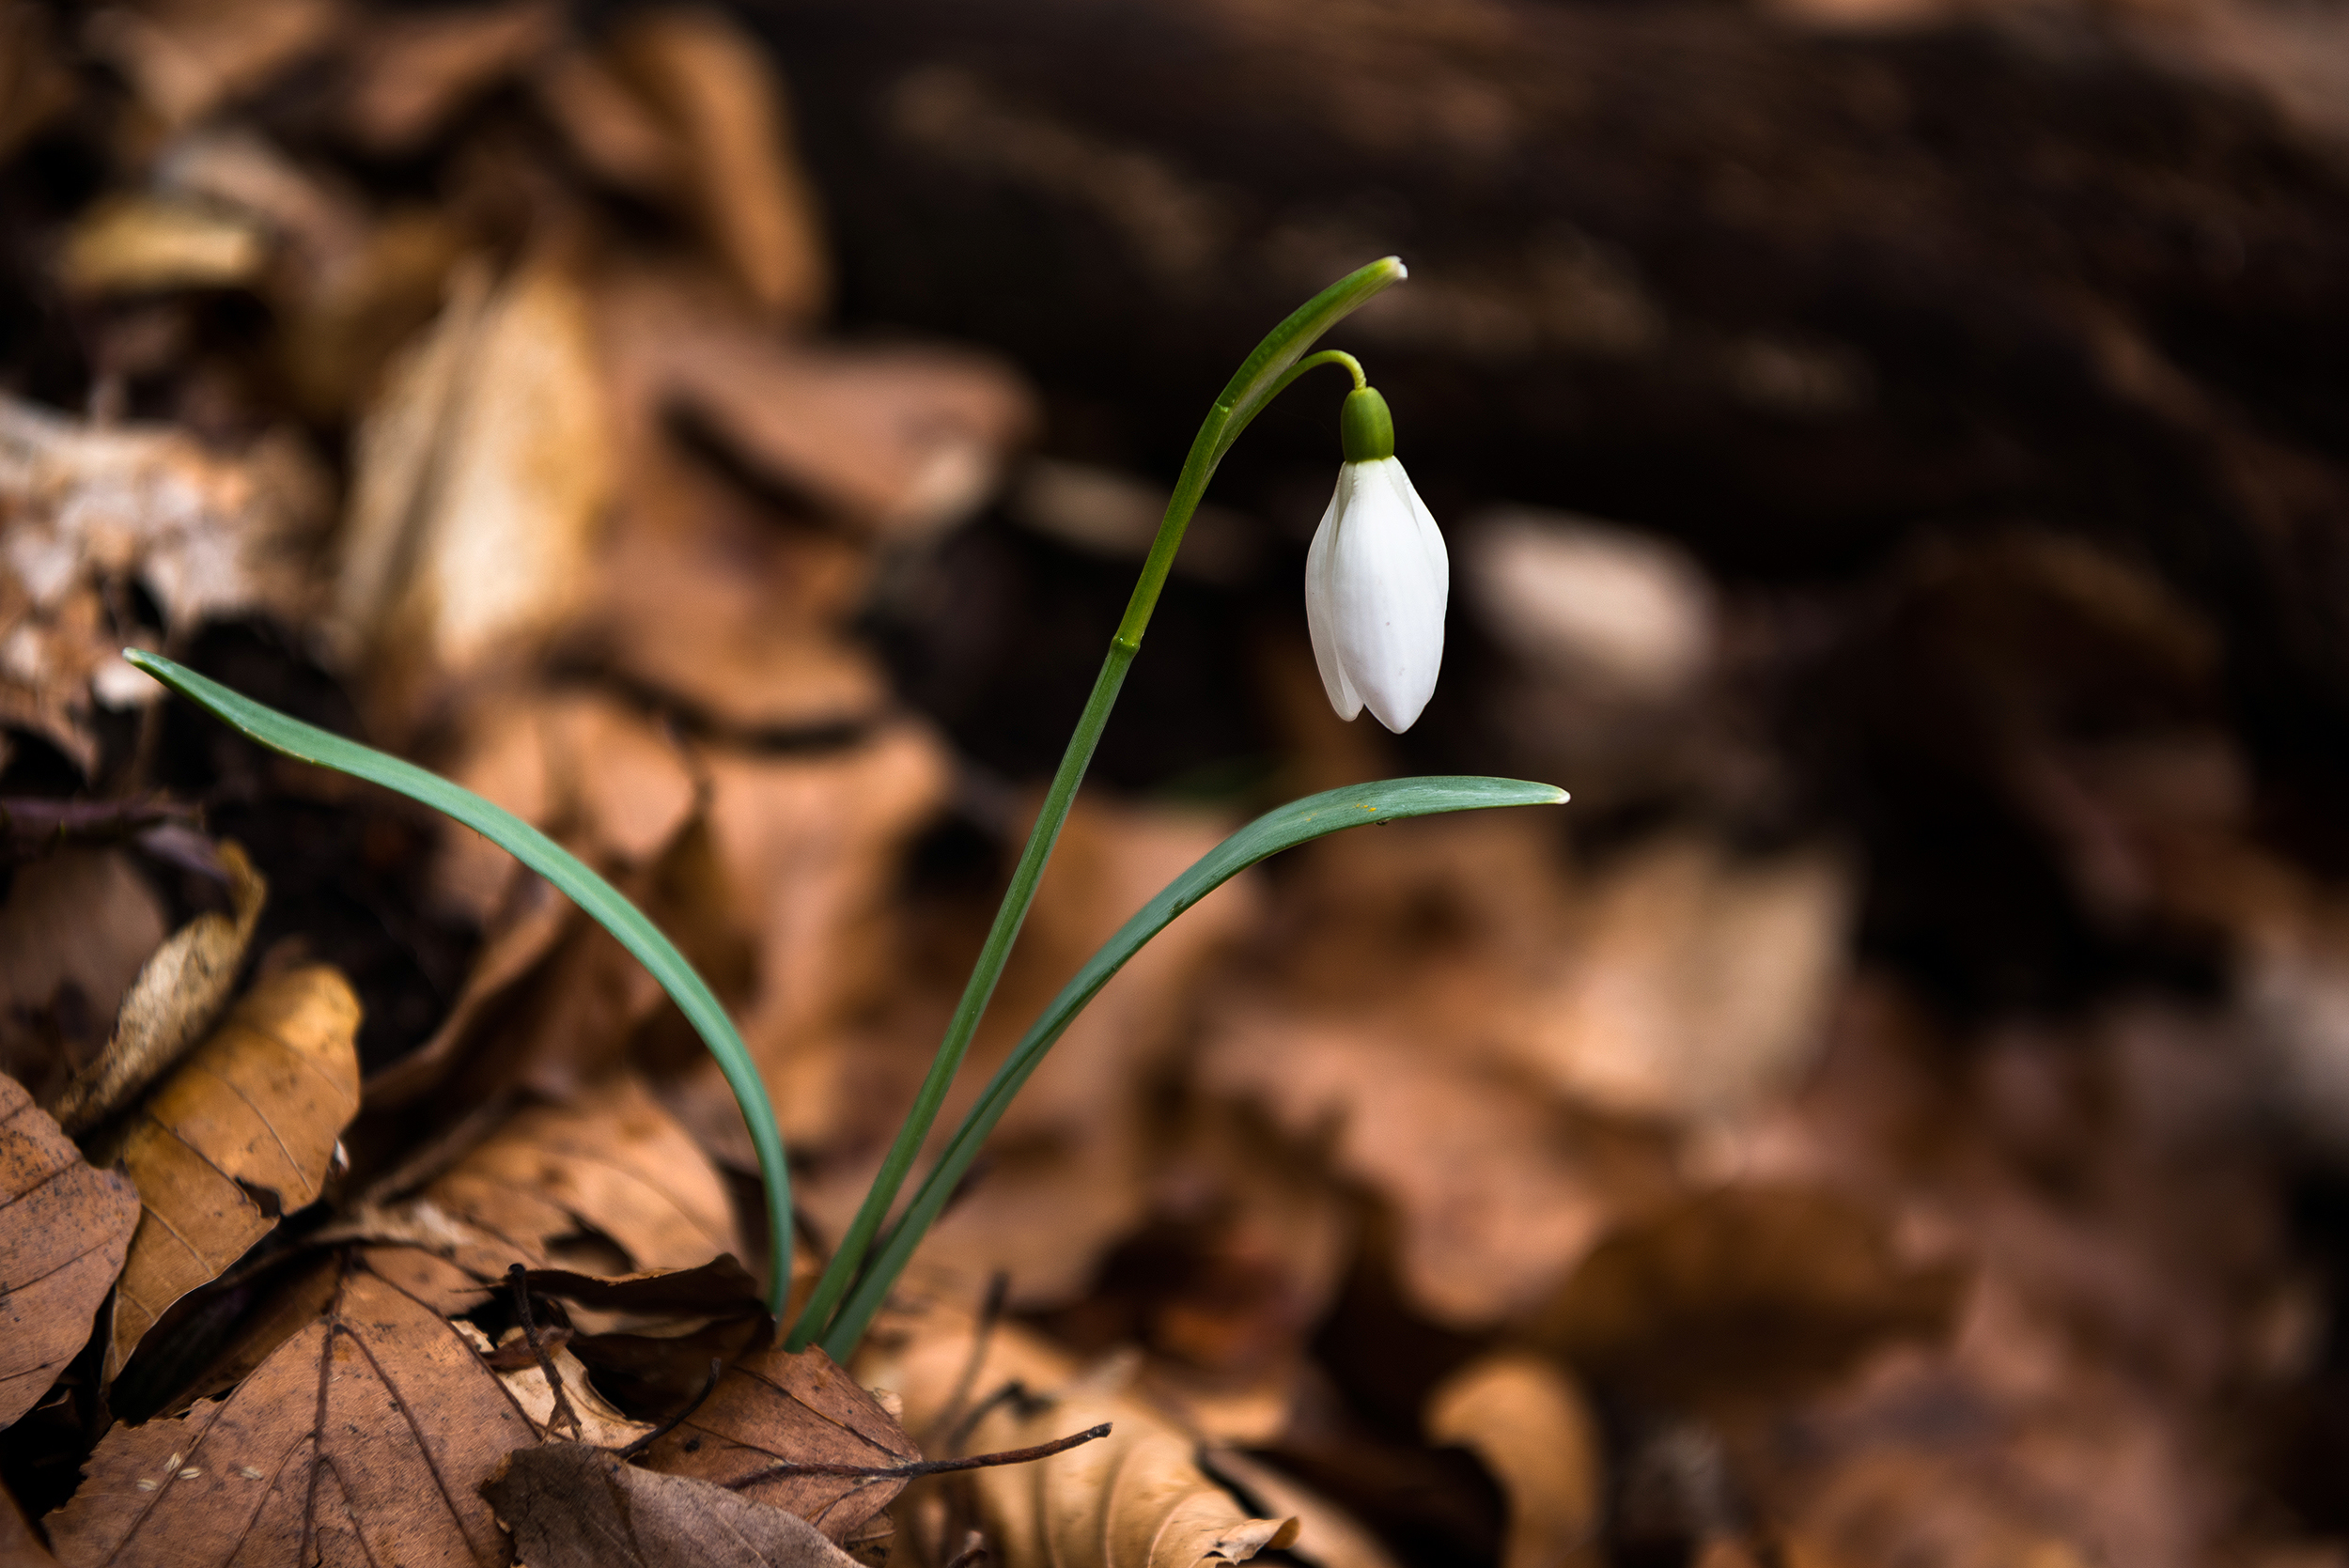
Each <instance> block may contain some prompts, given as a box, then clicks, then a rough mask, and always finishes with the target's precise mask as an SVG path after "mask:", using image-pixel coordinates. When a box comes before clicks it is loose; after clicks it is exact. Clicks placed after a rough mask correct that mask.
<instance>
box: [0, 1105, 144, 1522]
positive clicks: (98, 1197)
mask: <svg viewBox="0 0 2349 1568" xmlns="http://www.w3.org/2000/svg"><path fill="white" fill-rule="evenodd" d="M138 1205H139V1199H138V1193H137V1191H136V1189H134V1188H132V1186H131V1184H130V1183H129V1182H128V1181H126V1180H124V1179H123V1177H122V1175H121V1174H120V1173H119V1172H114V1171H97V1170H93V1169H91V1168H90V1166H89V1165H88V1164H87V1163H86V1162H85V1161H84V1160H83V1158H82V1152H81V1151H80V1150H79V1149H76V1148H75V1147H74V1146H73V1144H72V1142H71V1141H70V1140H68V1139H67V1137H66V1135H65V1133H64V1132H63V1131H62V1130H61V1129H60V1128H59V1127H58V1126H57V1124H56V1123H55V1122H54V1121H52V1120H50V1118H49V1117H47V1116H46V1115H44V1114H42V1112H41V1111H40V1110H39V1108H38V1107H37V1106H35V1105H34V1104H33V1101H32V1096H30V1095H29V1094H25V1092H24V1088H23V1085H22V1084H20V1083H18V1082H17V1081H16V1079H12V1078H6V1077H0V1427H5V1426H8V1425H10V1424H12V1423H13V1422H14V1421H16V1419H17V1418H18V1417H19V1416H21V1415H23V1413H24V1412H25V1411H27V1410H29V1409H31V1408H32V1407H33V1405H35V1404H36V1403H37V1402H38V1401H39V1399H40V1396H41V1395H42V1394H45V1393H47V1392H48V1391H49V1385H50V1384H51V1383H52V1382H53V1381H54V1380H55V1378H56V1375H57V1374H58V1372H59V1371H60V1370H61V1369H62V1368H63V1367H64V1366H65V1364H66V1362H68V1361H70V1360H71V1359H72V1358H73V1355H74V1353H75V1352H76V1351H78V1350H80V1349H81V1348H82V1346H83V1344H84V1343H86V1341H87V1340H88V1339H89V1329H90V1320H91V1319H92V1318H93V1317H94V1316H95V1315H96V1314H97V1312H98V1308H99V1305H100V1303H101V1302H103V1301H104V1300H105V1299H106V1292H107V1291H108V1290H110V1289H112V1288H113V1286H114V1281H115V1276H116V1275H117V1274H118V1273H120V1272H121V1271H122V1258H123V1254H124V1253H125V1252H126V1251H127V1250H129V1249H130V1245H131V1233H132V1232H133V1231H135V1230H136V1229H137V1228H138V1222H139V1219H138ZM6 1544H7V1522H6V1521H5V1520H0V1545H6ZM5 1555H6V1554H5V1553H0V1556H5Z"/></svg>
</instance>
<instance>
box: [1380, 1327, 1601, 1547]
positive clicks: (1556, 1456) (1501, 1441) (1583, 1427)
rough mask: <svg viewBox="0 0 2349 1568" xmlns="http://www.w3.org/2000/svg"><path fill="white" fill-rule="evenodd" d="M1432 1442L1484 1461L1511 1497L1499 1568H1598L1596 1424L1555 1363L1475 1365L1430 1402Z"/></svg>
mask: <svg viewBox="0 0 2349 1568" xmlns="http://www.w3.org/2000/svg"><path fill="white" fill-rule="evenodd" d="M1425 1422H1426V1428H1427V1440H1428V1441H1429V1442H1431V1443H1444V1444H1453V1445H1456V1446H1457V1447H1460V1448H1465V1449H1467V1450H1469V1451H1470V1452H1472V1453H1474V1454H1475V1455H1476V1457H1477V1458H1478V1459H1480V1460H1482V1461H1484V1465H1485V1468H1486V1469H1487V1470H1489V1471H1491V1472H1492V1474H1493V1477H1494V1479H1495V1480H1497V1481H1499V1482H1500V1483H1501V1490H1502V1492H1503V1493H1505V1494H1506V1495H1507V1497H1508V1499H1509V1534H1508V1541H1507V1545H1505V1546H1504V1547H1503V1549H1502V1554H1501V1563H1502V1568H1546V1565H1549V1564H1556V1565H1558V1568H1568V1565H1579V1568H1596V1565H1597V1564H1598V1563H1599V1562H1600V1561H1601V1558H1600V1556H1599V1551H1598V1531H1599V1526H1600V1524H1601V1522H1602V1518H1603V1510H1604V1508H1605V1506H1606V1500H1607V1499H1606V1481H1607V1477H1606V1472H1605V1469H1604V1450H1603V1448H1602V1446H1601V1439H1600V1436H1599V1431H1598V1421H1597V1418H1596V1417H1595V1416H1594V1415H1593V1414H1592V1412H1591V1408H1590V1405H1589V1403H1588V1401H1586V1400H1585V1399H1584V1398H1583V1397H1582V1391H1581V1390H1580V1389H1578V1388H1576V1387H1575V1385H1574V1380H1573V1379H1572V1378H1570V1377H1568V1376H1567V1375H1566V1374H1565V1373H1564V1372H1563V1371H1562V1370H1560V1369H1559V1368H1558V1366H1557V1365H1556V1364H1554V1363H1553V1362H1550V1361H1548V1360H1546V1359H1544V1358H1541V1357H1539V1356H1529V1355H1526V1354H1524V1353H1523V1352H1507V1351H1504V1352H1501V1353H1500V1354H1497V1355H1492V1356H1486V1357H1485V1358H1482V1359H1479V1360H1476V1361H1471V1362H1470V1363H1469V1364H1468V1365H1467V1366H1465V1367H1463V1368H1461V1369H1460V1370H1459V1371H1458V1372H1455V1373H1454V1374H1452V1375H1451V1376H1449V1377H1447V1378H1445V1379H1444V1380H1443V1382H1442V1383H1441V1384H1439V1385H1438V1386H1437V1388H1436V1389H1435V1391H1434V1392H1433V1393H1431V1394H1429V1395H1428V1396H1427V1406H1426V1413H1425Z"/></svg>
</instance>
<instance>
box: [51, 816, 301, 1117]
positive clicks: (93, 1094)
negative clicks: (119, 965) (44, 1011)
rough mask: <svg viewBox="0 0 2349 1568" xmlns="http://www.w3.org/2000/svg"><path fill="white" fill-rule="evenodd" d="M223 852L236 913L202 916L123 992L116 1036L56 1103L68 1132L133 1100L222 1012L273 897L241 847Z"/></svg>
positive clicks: (222, 848)
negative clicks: (264, 908) (267, 901)
mask: <svg viewBox="0 0 2349 1568" xmlns="http://www.w3.org/2000/svg"><path fill="white" fill-rule="evenodd" d="M219 857H220V863H221V868H222V869H223V870H224V871H225V872H226V874H227V877H228V897H229V901H230V904H231V907H232V912H231V913H229V914H225V915H224V914H220V913H217V912H212V911H208V912H206V913H204V914H200V915H198V916H196V917H195V918H194V920H192V921H190V922H188V924H185V925H182V926H181V927H179V930H177V931H174V932H173V933H172V934H171V937H170V939H168V940H167V941H165V942H164V943H163V946H161V947H159V948H157V949H156V950H155V954H154V956H152V957H150V958H148V960H147V963H146V966H145V967H144V968H142V969H141V970H139V974H138V978H137V979H136V980H134V981H132V984H131V988H130V990H129V991H128V992H126V993H125V994H124V996H123V998H122V1008H121V1011H120V1013H119V1014H118V1015H117V1017H116V1019H115V1032H114V1038H113V1039H111V1040H109V1041H108V1042H107V1043H106V1048H105V1049H104V1050H103V1051H102V1052H101V1054H100V1055H99V1057H98V1059H97V1060H96V1061H94V1062H92V1063H90V1064H89V1065H88V1067H86V1069H84V1070H83V1071H82V1072H80V1073H77V1074H75V1075H74V1077H73V1080H72V1081H71V1082H70V1083H68V1084H67V1085H66V1086H65V1090H64V1092H63V1093H62V1094H59V1095H58V1096H57V1099H56V1102H55V1103H54V1105H52V1106H51V1107H50V1110H51V1113H52V1114H54V1116H55V1117H56V1118H57V1121H58V1123H59V1124H60V1125H61V1126H64V1127H65V1128H66V1129H67V1130H68V1131H70V1132H73V1133H77V1134H78V1133H82V1132H86V1131H87V1130H88V1129H89V1128H91V1127H94V1126H97V1125H98V1124H99V1123H101V1122H102V1121H104V1120H105V1119H106V1118H107V1117H109V1116H111V1115H113V1114H114V1113H115V1112H116V1111H117V1110H121V1109H122V1108H123V1107H124V1106H126V1105H128V1104H130V1103H131V1101H132V1100H133V1099H135V1098H136V1097H137V1096H138V1095H139V1094H140V1093H142V1092H143V1091H144V1090H145V1089H146V1088H147V1086H148V1084H150V1083H152V1082H154V1081H155V1079H158V1078H160V1077H162V1076H163V1073H164V1072H165V1071H166V1070H168V1069H169V1068H170V1067H172V1066H173V1065H174V1064H176V1063H178V1062H179V1059H180V1058H181V1057H182V1056H185V1055H186V1054H187V1053H188V1050H189V1049H190V1048H192V1047H193V1046H194V1044H195V1043H196V1041H197V1040H199V1039H201V1038H202V1037H203V1034H204V1032H205V1031H206V1030H208V1029H210V1028H211V1027H212V1024H213V1023H214V1021H216V1020H217V1019H218V1018H219V1017H220V1010H221V1008H222V1006H223V1005H224V1004H226V1001H228V992H229V989H230V987H232V986H235V985H236V983H237V970H239V969H240V968H241V966H242V965H243V963H244V954H245V949H246V948H247V947H248V946H250V945H251V944H252V941H253V927H254V926H255V924H257V923H258V922H259V920H260V918H261V905H262V903H263V901H264V900H265V899H267V897H268V896H269V884H268V883H267V882H265V881H263V880H262V879H261V874H260V873H259V872H257V871H256V870H254V869H253V862H251V861H250V860H248V859H246V858H245V853H244V850H243V848H242V847H241V846H238V845H236V844H233V843H224V844H222V845H220V846H219Z"/></svg>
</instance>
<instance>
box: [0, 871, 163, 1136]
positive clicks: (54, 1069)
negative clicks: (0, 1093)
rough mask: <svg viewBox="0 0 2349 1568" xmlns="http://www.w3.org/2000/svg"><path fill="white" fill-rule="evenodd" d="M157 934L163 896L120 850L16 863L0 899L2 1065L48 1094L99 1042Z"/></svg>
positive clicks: (38, 1095)
mask: <svg viewBox="0 0 2349 1568" xmlns="http://www.w3.org/2000/svg"><path fill="white" fill-rule="evenodd" d="M164 935H165V933H164V929H163V901H162V900H161V899H159V898H157V897H156V896H155V893H154V890H153V889H151V888H149V887H148V885H147V883H146V881H145V880H144V879H143V878H142V877H140V876H139V874H138V873H137V872H136V871H135V870H133V869H132V862H131V858H130V857H129V856H128V855H126V854H124V853H122V852H121V851H119V850H113V849H94V848H92V849H85V848H68V849H60V850H57V851H56V852H54V853H53V854H50V855H47V856H44V857H43V858H41V859H40V860H38V861H36V862H33V863H32V864H30V865H25V866H19V867H18V868H16V871H15V874H14V877H12V879H11V881H10V884H9V887H8V899H7V902H5V903H0V953H6V954H7V955H8V962H6V963H5V964H0V1072H6V1073H8V1074H9V1075H10V1076H11V1077H13V1078H15V1079H17V1080H18V1081H19V1082H21V1083H23V1085H24V1086H25V1087H26V1088H27V1089H29V1090H31V1091H32V1092H33V1096H34V1098H35V1099H47V1098H52V1097H54V1095H55V1094H57V1093H58V1092H59V1091H60V1090H62V1089H63V1088H64V1086H65V1084H66V1081H67V1079H68V1078H69V1077H70V1075H71V1074H72V1073H73V1072H75V1071H77V1070H78V1069H80V1068H81V1067H83V1066H85V1065H86V1064H87V1063H89V1062H90V1061H91V1060H93V1059H95V1057H96V1056H97V1053H98V1052H99V1050H100V1049H101V1048H103V1046H104V1045H105V1042H106V1037H107V1034H108V1033H109V1032H110V1031H111V1030H112V1028H113V1025H114V1017H115V1014H116V1012H117V1009H119V1008H120V1006H121V1005H122V994H123V993H124V992H125V991H127V990H129V989H130V987H131V983H132V981H133V980H134V979H136V978H137V977H138V973H139V970H140V969H141V967H142V966H144V965H145V964H146V962H147V960H148V957H149V956H150V955H153V953H154V951H155V949H156V948H157V947H159V946H161V945H162V943H163V938H164Z"/></svg>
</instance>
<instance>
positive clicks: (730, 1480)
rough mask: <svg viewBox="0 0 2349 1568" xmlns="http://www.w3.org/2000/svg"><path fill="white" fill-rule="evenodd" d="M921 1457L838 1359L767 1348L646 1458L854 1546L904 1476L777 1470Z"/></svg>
mask: <svg viewBox="0 0 2349 1568" xmlns="http://www.w3.org/2000/svg"><path fill="white" fill-rule="evenodd" d="M1055 1436H1057V1434H1055ZM921 1457H922V1451H921V1450H920V1449H918V1448H916V1447H914V1445H913V1440H912V1439H911V1438H910V1437H908V1436H906V1434H905V1429H904V1428H903V1427H901V1426H899V1425H898V1424H897V1422H896V1421H895V1420H894V1418H893V1417H891V1415H890V1414H889V1413H888V1412H887V1411H886V1410H883V1409H882V1408H881V1407H880V1405H879V1404H878V1403H877V1402H876V1401H875V1400H874V1398H873V1396H872V1395H871V1394H869V1393H867V1392H866V1391H865V1390H864V1389H861V1388H859V1387H858V1386H857V1385H856V1383H855V1382H854V1381H853V1380H852V1379H851V1378H850V1377H849V1376H848V1374H847V1373H845V1372H843V1371H842V1370H841V1369H840V1368H839V1367H838V1366H837V1365H835V1364H834V1363H833V1361H832V1358H831V1357H829V1356H827V1355H825V1354H824V1353H823V1352H822V1351H821V1350H817V1349H813V1348H811V1349H807V1350H802V1351H799V1352H797V1353H794V1352H790V1351H786V1350H784V1349H782V1348H781V1347H780V1346H770V1347H769V1348H767V1349H765V1350H762V1351H759V1352H758V1353H756V1354H754V1355H752V1356H748V1357H745V1358H743V1359H741V1360H740V1361H738V1362H736V1363H735V1364H734V1365H733V1366H732V1367H730V1368H729V1369H727V1371H726V1374H725V1375H724V1376H723V1377H722V1378H720V1379H719V1381H718V1386H717V1387H716V1388H715V1389H712V1390H711V1391H710V1395H709V1397H708V1399H707V1400H704V1401H703V1402H702V1404H701V1405H700V1406H699V1408H697V1409H695V1410H694V1411H693V1412H692V1414H691V1415H689V1416H687V1417H686V1418H685V1419H684V1420H683V1421H679V1422H678V1423H677V1425H676V1426H675V1427H674V1428H672V1429H671V1430H670V1431H669V1432H668V1433H667V1434H665V1435H664V1436H661V1438H660V1439H659V1440H657V1441H656V1442H654V1443H653V1445H652V1446H651V1447H650V1448H649V1449H647V1450H646V1452H645V1464H646V1467H648V1468H651V1469H655V1470H659V1471H661V1473H663V1474H666V1475H680V1476H692V1477H695V1478H697V1479H699V1480H703V1481H712V1482H717V1483H722V1484H723V1485H725V1486H728V1487H730V1488H732V1489H733V1490H734V1491H736V1492H737V1493H739V1495H740V1496H742V1497H744V1498H749V1499H752V1500H754V1501H758V1502H764V1503H770V1504H772V1505H773V1506H775V1507H777V1508H784V1509H788V1510H789V1511H790V1512H792V1513H794V1514H799V1515H800V1516H801V1518H803V1519H806V1520H807V1521H809V1522H810V1523H811V1524H814V1525H815V1526H816V1527H817V1529H821V1530H822V1531H823V1532H824V1534H825V1535H827V1536H828V1537H830V1538H831V1539H832V1540H834V1541H840V1542H848V1541H854V1540H857V1539H859V1538H860V1537H861V1536H863V1534H864V1533H865V1529H866V1527H867V1525H868V1524H869V1523H871V1522H872V1521H874V1520H875V1519H876V1518H877V1516H878V1515H879V1514H880V1512H881V1511H882V1510H883V1509H885V1508H887V1507H888V1506H889V1503H890V1500H891V1499H892V1498H894V1497H896V1495H897V1494H898V1493H899V1492H901V1491H903V1490H904V1489H905V1486H906V1482H905V1479H904V1478H903V1477H897V1478H891V1477H887V1476H868V1477H845V1476H829V1475H793V1474H789V1473H770V1472H774V1471H775V1470H776V1467H779V1466H786V1465H792V1464H802V1465H804V1464H828V1465H851V1466H861V1467H889V1466H895V1465H906V1464H910V1463H913V1462H915V1461H917V1460H919V1459H920V1458H921Z"/></svg>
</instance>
